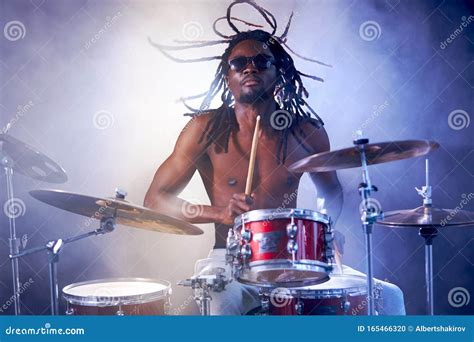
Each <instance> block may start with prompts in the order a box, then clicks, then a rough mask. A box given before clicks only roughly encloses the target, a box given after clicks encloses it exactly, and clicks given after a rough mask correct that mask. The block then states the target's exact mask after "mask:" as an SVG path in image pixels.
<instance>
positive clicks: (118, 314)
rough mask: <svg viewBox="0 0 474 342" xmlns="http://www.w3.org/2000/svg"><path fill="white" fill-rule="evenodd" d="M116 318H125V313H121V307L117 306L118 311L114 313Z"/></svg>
mask: <svg viewBox="0 0 474 342" xmlns="http://www.w3.org/2000/svg"><path fill="white" fill-rule="evenodd" d="M115 315H116V316H125V312H123V310H122V307H121V306H119V309H118V311H117V312H116V313H115Z"/></svg>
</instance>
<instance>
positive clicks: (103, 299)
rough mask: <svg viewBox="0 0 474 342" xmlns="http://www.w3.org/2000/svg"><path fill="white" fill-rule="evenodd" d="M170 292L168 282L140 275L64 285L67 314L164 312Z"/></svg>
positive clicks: (156, 313)
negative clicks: (139, 276) (144, 277)
mask: <svg viewBox="0 0 474 342" xmlns="http://www.w3.org/2000/svg"><path fill="white" fill-rule="evenodd" d="M170 294H171V286H170V283H169V282H167V281H162V280H152V279H142V278H114V279H100V280H93V281H85V282H81V283H76V284H71V285H68V286H66V287H64V288H63V297H64V299H65V300H66V302H67V310H66V315H101V316H102V315H119V316H123V315H127V316H128V315H133V316H137V315H165V314H166V313H167V310H168V308H169V306H170V300H169V298H170Z"/></svg>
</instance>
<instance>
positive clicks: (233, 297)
mask: <svg viewBox="0 0 474 342" xmlns="http://www.w3.org/2000/svg"><path fill="white" fill-rule="evenodd" d="M225 254H226V250H225V248H218V249H213V250H211V251H210V252H209V256H208V258H207V259H201V260H198V261H197V262H196V265H195V269H194V274H195V275H206V274H207V275H209V274H215V273H217V271H216V269H217V268H218V267H221V268H224V269H226V274H227V276H228V277H230V266H229V265H226V264H225ZM343 272H344V274H345V275H360V276H365V274H363V273H362V272H359V271H357V270H355V269H353V268H351V267H348V266H345V265H344V266H343ZM375 283H376V284H378V285H379V286H380V288H381V297H382V298H381V301H380V304H379V312H378V314H379V315H405V303H404V301H403V292H402V291H401V290H400V288H399V287H398V286H396V285H394V284H391V283H388V282H385V281H381V280H378V279H375ZM211 297H212V300H211V305H210V308H211V315H244V314H246V313H247V312H249V311H251V310H253V309H255V308H257V307H259V306H260V298H259V288H258V287H256V286H251V285H245V284H242V283H239V282H238V281H235V280H233V281H232V282H230V283H229V284H228V285H227V286H226V288H225V290H224V291H222V292H211Z"/></svg>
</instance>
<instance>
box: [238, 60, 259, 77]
mask: <svg viewBox="0 0 474 342" xmlns="http://www.w3.org/2000/svg"><path fill="white" fill-rule="evenodd" d="M242 72H243V74H244V75H248V74H255V73H257V72H258V69H257V68H256V67H255V66H254V65H253V62H250V63H247V65H246V66H245V68H244V70H243V71H242Z"/></svg>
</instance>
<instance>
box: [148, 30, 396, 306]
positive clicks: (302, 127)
mask: <svg viewBox="0 0 474 342" xmlns="http://www.w3.org/2000/svg"><path fill="white" fill-rule="evenodd" d="M269 39H270V40H269ZM285 58H286V52H285V51H284V50H283V48H282V47H281V45H280V44H278V42H276V41H274V40H271V38H270V36H269V34H268V33H266V32H264V31H261V30H255V31H248V32H243V33H241V34H239V35H237V37H236V38H234V39H233V41H232V42H231V43H230V44H229V47H228V48H227V50H226V52H225V53H224V54H223V56H222V61H221V65H222V70H221V72H222V73H223V80H224V82H225V84H224V95H223V96H222V98H223V100H224V103H223V105H222V107H220V108H219V109H217V110H209V111H206V112H203V113H200V114H199V115H197V116H195V117H194V118H193V119H192V120H191V121H190V122H189V123H188V124H187V125H186V127H185V129H184V130H183V131H182V132H181V134H180V136H179V138H178V140H177V142H176V146H175V148H174V151H173V153H172V154H171V155H170V156H169V157H168V158H167V159H166V161H165V162H164V163H163V164H162V165H161V166H160V167H159V168H158V170H157V171H156V174H155V176H154V179H153V181H152V183H151V185H150V188H149V190H148V192H147V194H146V197H145V201H144V205H145V206H146V207H150V208H152V209H155V210H158V211H162V212H165V213H167V214H170V215H171V216H174V217H177V218H180V219H182V220H186V221H188V222H191V223H210V222H212V223H215V228H216V230H215V246H214V250H213V251H211V253H210V255H209V257H210V258H211V259H214V260H215V261H216V264H219V263H221V264H222V263H223V261H224V257H225V247H226V237H227V233H228V230H229V227H231V226H232V225H233V223H234V219H235V217H236V216H238V215H240V214H242V213H244V212H247V211H250V210H253V209H267V208H278V207H281V206H282V203H283V201H285V200H287V199H290V200H291V203H289V204H287V205H286V207H293V208H295V207H297V205H296V196H289V194H292V193H295V192H296V191H297V188H298V185H299V180H300V178H301V176H302V174H301V173H292V172H290V171H289V170H288V166H289V165H291V164H292V163H294V162H296V161H298V160H300V159H302V158H304V157H307V156H308V155H311V154H314V153H319V152H323V151H328V150H329V147H330V145H329V139H328V135H327V133H326V131H325V130H324V128H323V127H322V122H320V121H318V120H316V119H311V118H309V117H304V116H303V115H301V114H297V113H291V111H287V112H286V113H287V114H288V115H291V117H289V119H290V122H289V124H288V127H284V129H281V127H276V126H275V123H274V122H272V120H271V118H272V113H275V111H276V110H280V109H281V108H279V106H278V104H277V102H276V96H278V89H280V88H281V86H282V84H283V85H284V86H286V85H287V84H285V83H284V82H285V81H284V80H283V79H286V82H288V83H290V82H289V81H288V77H289V75H288V72H292V73H293V74H295V71H296V69H294V65H293V62H292V60H290V61H288V60H287V59H285ZM290 69H291V70H290ZM282 76H284V77H282ZM298 78H299V76H298ZM299 81H300V82H301V80H300V79H299ZM282 82H283V83H282ZM297 82H298V80H297V81H296V83H297ZM293 85H295V81H294V80H293ZM291 86H292V84H290V87H289V88H288V87H287V88H286V89H290V91H289V93H290V95H287V96H294V97H296V96H298V95H297V94H296V91H295V89H294V88H295V87H294V88H291ZM300 86H301V87H302V84H301V83H300ZM291 90H293V93H295V94H292V93H291ZM229 94H231V96H232V100H233V101H232V104H229V101H227V103H226V101H225V100H226V99H229V98H230V96H229ZM258 115H260V116H261V118H262V119H261V130H260V132H259V142H258V150H257V157H256V164H255V171H254V179H253V193H252V195H251V197H248V196H245V194H244V190H245V183H246V177H247V170H248V165H249V155H250V147H251V143H252V136H253V131H254V128H255V122H256V117H257V116H258ZM218 120H221V123H222V124H219V125H213V123H216V122H217V121H218ZM212 129H214V130H213V131H212ZM285 129H286V130H288V131H286V132H285ZM209 132H211V134H208V133H209ZM226 132H227V134H226ZM196 170H197V171H198V172H199V174H200V176H201V178H202V180H203V183H204V186H205V188H206V191H207V194H208V196H209V198H210V202H211V205H209V206H207V205H196V204H191V203H188V202H185V201H184V200H182V199H180V198H178V197H177V195H178V194H179V193H180V192H181V190H182V189H183V188H184V187H185V186H186V185H187V183H188V182H189V181H190V179H191V177H192V176H193V174H194V173H195V172H196ZM310 176H311V179H312V181H313V183H314V185H315V186H316V188H317V192H318V198H324V199H325V208H326V210H327V213H328V214H329V215H330V216H331V218H332V219H333V221H336V220H337V218H338V216H339V215H340V212H341V209H342V203H343V197H342V188H341V185H340V183H339V181H338V178H337V175H336V172H326V173H312V174H310ZM184 207H187V208H189V209H191V211H193V212H196V213H198V215H197V216H195V215H193V217H187V215H185V213H184V212H183V210H182V208H184ZM397 289H398V288H397ZM398 291H400V290H398ZM212 297H213V300H212V301H211V313H212V314H244V313H245V312H247V311H249V310H251V309H253V308H255V307H256V306H258V304H259V301H258V290H257V289H256V288H254V287H252V286H246V285H242V284H240V283H238V282H236V281H234V282H232V283H231V284H230V285H229V286H228V287H227V289H226V290H225V291H223V292H222V293H219V294H217V293H215V294H213V295H212ZM402 303H403V299H402Z"/></svg>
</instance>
